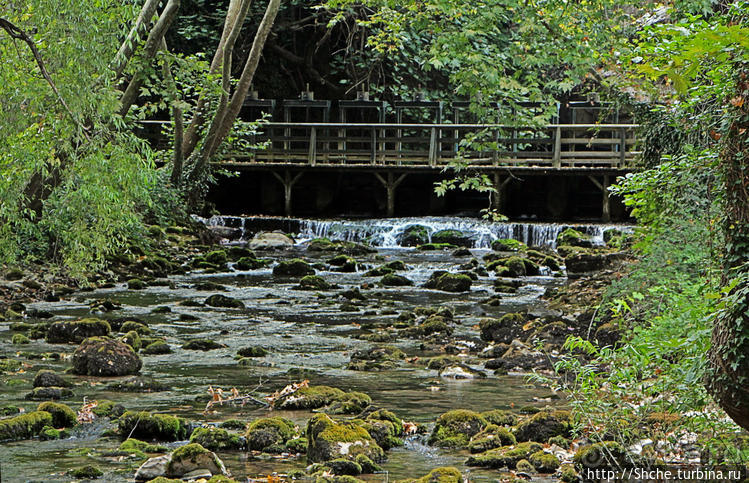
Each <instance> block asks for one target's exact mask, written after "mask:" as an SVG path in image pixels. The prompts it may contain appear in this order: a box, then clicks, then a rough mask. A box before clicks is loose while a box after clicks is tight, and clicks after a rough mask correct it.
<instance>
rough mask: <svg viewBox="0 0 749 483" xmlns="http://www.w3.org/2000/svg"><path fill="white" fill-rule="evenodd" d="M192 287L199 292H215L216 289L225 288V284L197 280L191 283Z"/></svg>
mask: <svg viewBox="0 0 749 483" xmlns="http://www.w3.org/2000/svg"><path fill="white" fill-rule="evenodd" d="M192 288H194V289H195V290H199V291H201V292H215V291H218V290H226V287H225V286H223V285H221V284H220V283H216V282H212V281H210V280H205V281H203V282H198V283H196V284H195V285H193V286H192Z"/></svg>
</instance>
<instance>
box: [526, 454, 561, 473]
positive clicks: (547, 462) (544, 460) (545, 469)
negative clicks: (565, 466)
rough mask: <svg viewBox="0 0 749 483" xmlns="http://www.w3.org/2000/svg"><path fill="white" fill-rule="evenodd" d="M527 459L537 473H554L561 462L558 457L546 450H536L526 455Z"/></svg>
mask: <svg viewBox="0 0 749 483" xmlns="http://www.w3.org/2000/svg"><path fill="white" fill-rule="evenodd" d="M528 461H529V462H530V463H531V464H532V465H533V466H534V467H535V468H536V471H538V472H539V473H554V472H555V471H556V470H557V468H559V465H560V464H561V463H560V461H559V458H557V457H556V456H554V455H553V454H552V453H547V452H546V451H543V450H542V451H536V452H535V453H533V454H532V455H530V456H529V457H528Z"/></svg>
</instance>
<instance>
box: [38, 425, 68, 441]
mask: <svg viewBox="0 0 749 483" xmlns="http://www.w3.org/2000/svg"><path fill="white" fill-rule="evenodd" d="M60 438H62V432H61V431H60V430H59V429H55V428H53V427H52V426H45V427H43V428H42V430H41V431H40V432H39V440H41V441H53V440H56V439H60Z"/></svg>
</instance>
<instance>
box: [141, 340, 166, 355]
mask: <svg viewBox="0 0 749 483" xmlns="http://www.w3.org/2000/svg"><path fill="white" fill-rule="evenodd" d="M171 353H172V349H171V347H169V344H167V343H166V341H163V340H157V341H154V342H151V343H150V344H148V345H147V346H146V347H144V348H143V350H141V354H145V355H157V354H171Z"/></svg>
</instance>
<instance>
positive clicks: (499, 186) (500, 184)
mask: <svg viewBox="0 0 749 483" xmlns="http://www.w3.org/2000/svg"><path fill="white" fill-rule="evenodd" d="M510 179H511V177H510V176H506V177H505V178H504V179H502V175H501V174H500V173H494V189H495V190H496V191H495V192H494V193H492V209H493V210H497V211H498V212H500V213H502V210H503V209H504V204H505V187H506V186H507V184H508V183H509V182H510Z"/></svg>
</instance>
